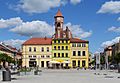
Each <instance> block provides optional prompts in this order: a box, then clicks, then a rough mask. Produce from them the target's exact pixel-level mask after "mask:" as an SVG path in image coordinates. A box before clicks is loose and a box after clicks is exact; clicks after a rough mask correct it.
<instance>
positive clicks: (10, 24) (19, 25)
mask: <svg viewBox="0 0 120 83" xmlns="http://www.w3.org/2000/svg"><path fill="white" fill-rule="evenodd" d="M58 9H60V10H61V12H62V14H63V16H64V28H65V26H68V27H69V28H70V30H71V31H72V34H73V36H74V37H79V38H80V39H83V40H88V41H89V50H90V52H92V53H95V52H97V51H102V50H103V49H104V48H105V47H107V46H109V45H112V44H114V43H117V42H119V39H120V35H119V34H120V0H0V41H1V42H4V43H6V44H9V45H12V46H15V47H17V48H20V45H21V44H22V43H23V42H24V41H26V40H28V39H30V38H31V37H45V36H47V37H51V35H53V33H54V16H55V14H56V12H57V11H58Z"/></svg>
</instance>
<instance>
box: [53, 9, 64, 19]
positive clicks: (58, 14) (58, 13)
mask: <svg viewBox="0 0 120 83" xmlns="http://www.w3.org/2000/svg"><path fill="white" fill-rule="evenodd" d="M55 17H63V15H62V13H61V11H60V9H58V12H57V13H56V15H55Z"/></svg>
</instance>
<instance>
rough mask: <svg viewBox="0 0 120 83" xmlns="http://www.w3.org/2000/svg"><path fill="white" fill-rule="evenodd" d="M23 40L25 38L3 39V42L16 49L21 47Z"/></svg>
mask: <svg viewBox="0 0 120 83" xmlns="http://www.w3.org/2000/svg"><path fill="white" fill-rule="evenodd" d="M23 42H25V40H20V39H16V40H14V39H10V40H4V41H3V43H5V44H7V45H10V46H14V47H16V48H18V49H20V48H21V45H22V44H23Z"/></svg>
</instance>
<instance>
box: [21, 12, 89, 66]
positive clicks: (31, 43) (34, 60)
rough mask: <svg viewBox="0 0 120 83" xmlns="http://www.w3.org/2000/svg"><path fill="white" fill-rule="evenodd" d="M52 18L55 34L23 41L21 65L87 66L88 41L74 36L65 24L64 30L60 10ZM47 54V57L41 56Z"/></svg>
mask: <svg viewBox="0 0 120 83" xmlns="http://www.w3.org/2000/svg"><path fill="white" fill-rule="evenodd" d="M54 19H55V34H54V35H53V36H52V38H46V37H45V38H31V39H29V40H27V41H26V42H25V43H23V45H22V49H23V66H27V67H32V66H37V65H39V67H52V68H70V67H71V68H75V67H86V68H87V67H88V64H89V62H88V60H89V53H88V51H89V49H88V48H89V42H88V41H86V40H81V39H79V38H74V37H73V36H72V32H71V31H70V29H69V27H67V26H66V28H65V30H64V27H63V25H64V17H63V15H62V13H61V12H60V10H58V12H57V14H56V15H55V16H54ZM42 48H44V50H47V48H49V51H48V52H47V51H40V49H42ZM30 49H31V50H30ZM48 55H49V58H48V57H47V58H43V57H46V56H48Z"/></svg>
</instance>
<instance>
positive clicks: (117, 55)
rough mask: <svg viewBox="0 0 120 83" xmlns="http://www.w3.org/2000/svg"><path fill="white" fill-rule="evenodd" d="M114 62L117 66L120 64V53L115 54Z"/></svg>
mask: <svg viewBox="0 0 120 83" xmlns="http://www.w3.org/2000/svg"><path fill="white" fill-rule="evenodd" d="M114 60H115V62H116V63H117V64H118V63H120V53H117V54H116V55H115V56H114Z"/></svg>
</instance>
